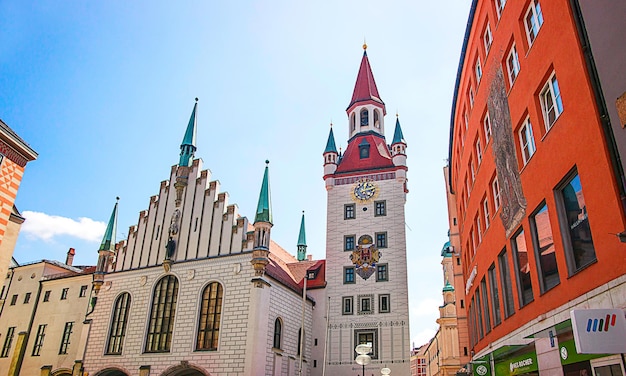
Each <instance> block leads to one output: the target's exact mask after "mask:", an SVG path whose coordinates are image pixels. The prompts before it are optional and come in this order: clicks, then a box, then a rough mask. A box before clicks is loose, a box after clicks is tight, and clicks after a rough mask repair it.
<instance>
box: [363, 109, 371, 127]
mask: <svg viewBox="0 0 626 376" xmlns="http://www.w3.org/2000/svg"><path fill="white" fill-rule="evenodd" d="M369 123H370V121H369V112H368V111H367V108H364V109H362V110H361V126H362V127H366V126H368V125H369Z"/></svg>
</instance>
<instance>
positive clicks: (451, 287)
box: [443, 281, 454, 292]
mask: <svg viewBox="0 0 626 376" xmlns="http://www.w3.org/2000/svg"><path fill="white" fill-rule="evenodd" d="M448 291H454V286H452V285H451V284H450V282H449V281H446V285H445V286H443V292H448Z"/></svg>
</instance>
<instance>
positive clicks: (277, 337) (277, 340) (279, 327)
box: [272, 318, 283, 349]
mask: <svg viewBox="0 0 626 376" xmlns="http://www.w3.org/2000/svg"><path fill="white" fill-rule="evenodd" d="M282 335H283V323H282V321H280V318H277V319H276V320H275V321H274V342H273V344H272V347H274V348H275V349H280V345H281V342H282Z"/></svg>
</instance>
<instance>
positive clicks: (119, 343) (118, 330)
mask: <svg viewBox="0 0 626 376" xmlns="http://www.w3.org/2000/svg"><path fill="white" fill-rule="evenodd" d="M131 301H132V299H131V296H130V294H129V293H128V292H123V293H121V294H120V295H119V296H118V297H117V298H116V299H115V303H114V305H113V312H112V314H111V327H110V328H109V336H108V338H107V347H106V352H105V353H104V355H121V354H122V350H123V349H124V338H126V328H127V326H128V318H129V312H130V304H131Z"/></svg>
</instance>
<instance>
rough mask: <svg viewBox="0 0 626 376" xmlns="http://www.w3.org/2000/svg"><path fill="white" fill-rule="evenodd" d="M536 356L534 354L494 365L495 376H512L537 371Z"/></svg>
mask: <svg viewBox="0 0 626 376" xmlns="http://www.w3.org/2000/svg"><path fill="white" fill-rule="evenodd" d="M538 369H539V367H537V354H536V353H534V352H531V353H527V354H524V355H520V356H516V357H514V358H509V359H506V360H505V361H503V362H499V363H496V375H498V376H501V375H502V376H506V375H508V376H514V375H522V374H525V373H529V372H534V371H537V370H538Z"/></svg>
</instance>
